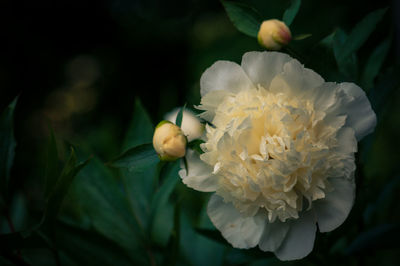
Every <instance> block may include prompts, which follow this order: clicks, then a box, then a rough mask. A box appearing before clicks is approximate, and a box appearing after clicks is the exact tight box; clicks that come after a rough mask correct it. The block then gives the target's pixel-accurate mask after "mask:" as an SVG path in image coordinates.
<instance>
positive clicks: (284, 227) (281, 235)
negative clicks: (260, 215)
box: [258, 220, 289, 252]
mask: <svg viewBox="0 0 400 266" xmlns="http://www.w3.org/2000/svg"><path fill="white" fill-rule="evenodd" d="M288 231H289V223H286V222H285V223H282V222H281V221H279V220H277V221H275V222H273V223H268V222H267V223H266V224H265V228H264V232H263V234H262V236H261V239H260V243H259V244H258V246H259V247H260V249H261V250H262V251H272V252H275V251H276V250H277V249H278V248H279V247H280V245H281V244H282V241H283V239H285V236H286V234H287V232H288Z"/></svg>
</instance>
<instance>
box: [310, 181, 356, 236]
mask: <svg viewBox="0 0 400 266" xmlns="http://www.w3.org/2000/svg"><path fill="white" fill-rule="evenodd" d="M329 182H330V183H331V185H332V186H333V187H334V190H333V191H331V192H328V193H327V194H326V197H325V198H324V199H321V200H317V201H315V202H314V203H313V209H314V210H315V213H316V216H317V222H318V228H319V231H320V232H330V231H332V230H334V229H336V228H337V227H339V226H340V225H341V224H342V223H343V222H344V220H346V218H347V216H348V215H349V213H350V210H351V207H352V206H353V203H354V197H355V184H354V182H353V181H352V180H348V179H345V178H332V179H329Z"/></svg>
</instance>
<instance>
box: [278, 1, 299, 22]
mask: <svg viewBox="0 0 400 266" xmlns="http://www.w3.org/2000/svg"><path fill="white" fill-rule="evenodd" d="M300 5H301V0H292V1H291V4H290V6H289V7H288V9H286V10H285V13H283V18H282V20H283V22H285V24H286V25H287V26H288V27H289V26H290V25H291V24H292V22H293V20H294V18H295V17H296V15H297V12H299V8H300Z"/></svg>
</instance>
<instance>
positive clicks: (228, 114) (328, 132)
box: [200, 86, 345, 222]
mask: <svg viewBox="0 0 400 266" xmlns="http://www.w3.org/2000/svg"><path fill="white" fill-rule="evenodd" d="M323 117H324V114H323V113H321V112H320V111H316V110H314V107H313V104H312V103H311V102H310V101H308V100H306V99H301V98H293V97H291V98H289V97H288V96H286V95H284V94H281V93H272V92H270V91H268V90H266V89H264V88H262V87H260V86H259V87H258V88H254V89H251V90H245V91H242V92H239V93H238V94H236V95H227V96H226V97H225V98H224V100H223V102H221V104H219V106H218V108H217V110H216V112H215V117H214V119H213V121H212V124H213V125H215V127H210V126H208V127H206V130H207V141H206V142H205V143H204V144H203V145H202V148H203V150H204V151H205V153H204V154H202V155H201V157H200V158H201V159H202V160H203V161H204V162H206V163H207V164H209V165H210V166H212V167H213V169H214V171H213V173H214V174H215V177H216V178H218V182H219V185H220V186H219V189H218V190H217V194H219V195H220V196H222V197H223V198H224V200H225V201H227V202H232V203H233V204H234V205H235V207H236V208H237V209H238V210H240V211H241V212H243V213H246V214H247V215H255V214H256V213H257V212H259V211H263V212H266V213H267V215H268V217H269V219H270V221H271V222H272V221H274V220H275V219H276V218H277V217H278V218H279V219H280V220H281V221H285V220H286V219H288V218H298V213H299V212H300V211H302V210H303V207H304V204H303V199H306V200H307V201H308V206H311V204H312V201H314V200H317V199H320V198H324V197H325V192H327V191H328V190H329V189H330V187H329V182H328V181H327V179H328V177H331V176H334V175H336V174H337V173H334V172H335V171H334V169H335V167H334V166H335V164H336V163H337V162H338V160H339V159H340V156H339V154H338V153H337V152H335V149H334V148H335V147H336V146H337V132H338V130H339V129H340V127H341V126H342V125H343V124H344V119H345V118H343V124H342V125H341V126H340V127H339V126H338V127H333V126H330V125H327V124H326V123H325V122H324V121H323V119H322V118H323Z"/></svg>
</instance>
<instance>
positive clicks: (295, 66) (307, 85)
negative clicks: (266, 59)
mask: <svg viewBox="0 0 400 266" xmlns="http://www.w3.org/2000/svg"><path fill="white" fill-rule="evenodd" d="M282 83H284V85H283V84H282ZM322 84H324V79H323V78H322V77H321V76H320V75H318V74H317V73H315V72H314V71H313V70H311V69H308V68H305V67H304V66H303V65H302V64H300V62H299V61H297V60H296V59H292V60H290V61H289V62H287V63H286V64H285V65H284V66H283V72H282V73H281V74H279V75H277V76H276V77H275V78H274V79H273V80H272V81H271V91H272V92H276V93H280V92H281V93H289V94H291V95H292V96H294V97H296V98H302V97H304V95H307V97H309V95H310V94H313V93H314V92H315V90H316V88H318V87H320V86H321V85H322ZM282 88H284V89H285V90H284V91H282ZM287 88H288V89H287Z"/></svg>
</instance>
